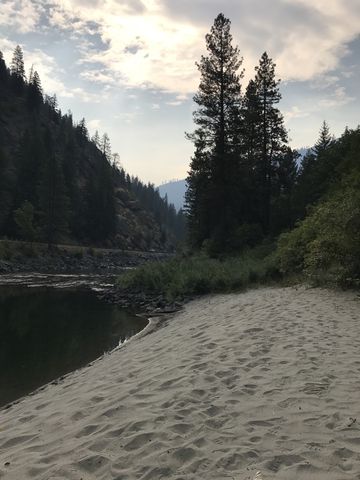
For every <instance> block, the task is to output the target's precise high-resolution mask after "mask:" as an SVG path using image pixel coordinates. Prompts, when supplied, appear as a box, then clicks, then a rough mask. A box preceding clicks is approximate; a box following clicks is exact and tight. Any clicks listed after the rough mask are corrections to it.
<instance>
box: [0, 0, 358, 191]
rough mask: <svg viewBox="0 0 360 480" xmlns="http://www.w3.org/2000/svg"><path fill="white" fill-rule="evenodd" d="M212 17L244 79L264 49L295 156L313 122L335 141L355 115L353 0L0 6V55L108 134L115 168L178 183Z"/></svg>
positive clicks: (60, 0) (43, 1)
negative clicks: (226, 21) (17, 52)
mask: <svg viewBox="0 0 360 480" xmlns="http://www.w3.org/2000/svg"><path fill="white" fill-rule="evenodd" d="M220 12H223V13H224V14H225V16H227V17H228V18H230V20H231V21H232V33H233V37H234V42H235V43H237V44H238V45H239V47H240V50H241V54H242V55H243V57H244V66H245V69H246V75H245V78H244V82H243V84H244V90H245V87H246V83H247V81H248V80H249V79H250V78H251V77H252V76H253V73H254V66H255V65H256V64H257V62H258V59H259V57H260V55H261V54H262V53H263V51H264V50H267V52H268V53H269V55H270V56H271V57H272V58H273V59H274V61H275V62H276V64H277V73H278V76H279V77H280V78H281V79H282V86H281V91H282V94H283V100H282V102H281V106H280V108H281V110H282V112H283V113H284V116H285V120H286V126H287V128H288V130H289V131H290V138H291V145H292V146H293V147H294V148H298V147H303V146H308V145H312V144H313V143H314V141H315V140H316V137H317V134H318V130H319V128H320V125H321V122H322V121H323V120H327V121H328V123H329V125H330V128H331V131H332V132H333V133H334V134H335V135H340V134H341V133H342V131H343V130H344V128H345V126H346V125H348V126H349V127H356V126H357V125H358V123H360V122H359V106H360V82H359V77H360V65H359V58H360V1H359V0H346V1H345V0H52V1H47V0H0V50H2V51H3V53H4V56H5V59H6V61H7V62H8V64H9V63H10V59H11V56H12V51H13V49H14V47H15V46H16V44H20V45H21V46H22V48H23V50H24V56H25V65H26V67H27V71H29V69H30V66H31V64H34V68H35V69H36V70H38V72H39V74H40V77H41V80H42V84H43V87H44V90H45V91H46V92H47V93H49V94H52V93H54V92H55V93H56V94H57V96H58V100H59V105H60V107H61V109H62V110H63V111H64V112H66V111H67V110H68V109H71V111H72V112H73V115H74V119H75V120H80V119H81V118H82V117H85V118H86V120H87V125H88V128H89V130H90V133H91V134H92V133H94V131H95V129H98V130H99V132H100V133H103V132H107V133H108V134H109V135H110V139H111V143H112V147H113V151H114V152H118V153H119V154H120V159H121V162H122V164H123V166H124V167H125V169H126V170H127V171H128V172H129V173H131V174H136V175H138V176H139V177H140V178H141V179H143V180H144V181H151V182H154V183H155V184H159V183H161V182H162V181H165V180H169V179H173V178H184V177H185V176H186V172H187V170H188V165H189V160H190V156H191V154H192V145H191V143H190V142H189V141H187V140H186V139H185V136H184V132H185V131H191V130H192V128H193V125H192V110H193V108H194V105H193V103H192V96H193V94H194V92H195V91H196V88H197V85H198V81H199V76H198V72H197V69H196V67H195V62H196V61H198V60H199V58H200V55H201V54H203V53H204V48H205V42H204V36H205V34H206V33H207V32H208V31H209V29H210V27H211V25H212V23H213V20H214V18H215V17H216V15H217V14H218V13H220Z"/></svg>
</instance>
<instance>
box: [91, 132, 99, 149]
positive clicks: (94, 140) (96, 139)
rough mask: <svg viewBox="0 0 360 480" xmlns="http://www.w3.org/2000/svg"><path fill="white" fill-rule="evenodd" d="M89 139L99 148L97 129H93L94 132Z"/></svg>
mask: <svg viewBox="0 0 360 480" xmlns="http://www.w3.org/2000/svg"><path fill="white" fill-rule="evenodd" d="M91 141H92V142H93V143H94V144H95V146H96V147H97V148H100V135H99V132H98V131H97V130H96V131H95V134H94V135H93V136H92V137H91Z"/></svg>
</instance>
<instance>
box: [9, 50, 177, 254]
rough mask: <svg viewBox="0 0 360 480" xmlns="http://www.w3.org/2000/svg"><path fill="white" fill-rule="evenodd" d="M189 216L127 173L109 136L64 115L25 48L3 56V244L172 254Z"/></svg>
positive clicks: (151, 187)
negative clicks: (29, 66)
mask: <svg viewBox="0 0 360 480" xmlns="http://www.w3.org/2000/svg"><path fill="white" fill-rule="evenodd" d="M183 234H184V215H183V214H182V212H179V213H177V212H176V210H175V208H174V206H173V205H171V204H169V203H168V202H167V199H166V198H165V199H163V198H161V197H160V195H159V193H158V191H157V189H156V188H155V186H154V185H153V184H150V183H148V184H144V183H143V182H141V181H140V180H139V179H138V178H137V177H131V176H130V175H129V174H128V173H126V172H125V170H124V168H123V167H122V166H121V164H120V162H119V155H118V154H116V153H112V151H111V145H110V139H109V137H108V135H107V134H106V133H104V134H103V135H102V136H100V135H99V133H98V132H95V134H94V135H93V136H92V137H91V138H90V136H89V132H88V129H87V127H86V122H85V119H82V120H80V121H79V122H78V123H76V122H74V120H73V116H72V113H71V112H68V113H66V114H63V113H62V112H61V110H60V108H59V106H58V102H57V98H56V95H53V96H49V95H46V94H44V92H43V89H42V86H41V79H40V77H39V75H38V73H37V71H36V70H34V69H33V68H32V69H31V71H30V73H29V75H28V78H27V76H26V74H25V68H24V58H23V52H22V49H21V47H19V46H17V47H16V49H15V50H14V53H13V58H12V61H11V65H10V68H8V67H7V65H6V63H5V61H4V58H3V54H2V53H1V52H0V237H1V238H5V237H7V238H9V239H23V240H26V241H29V242H34V241H41V242H45V243H48V245H49V246H51V245H54V244H56V243H58V242H62V243H79V244H85V245H97V246H111V247H116V248H128V249H129V248H133V249H142V250H147V249H157V250H162V249H167V248H173V247H174V245H175V244H176V243H177V242H178V241H179V239H181V238H182V237H183Z"/></svg>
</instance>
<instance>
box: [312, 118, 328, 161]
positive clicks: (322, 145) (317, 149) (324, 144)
mask: <svg viewBox="0 0 360 480" xmlns="http://www.w3.org/2000/svg"><path fill="white" fill-rule="evenodd" d="M332 142H333V137H332V135H331V134H330V129H329V125H328V124H327V123H326V121H325V120H324V121H323V124H322V126H321V129H320V133H319V138H318V140H317V142H316V143H315V145H314V148H313V152H314V153H315V155H316V156H319V155H321V154H322V153H324V152H325V150H326V149H328V148H329V147H330V146H331V143H332Z"/></svg>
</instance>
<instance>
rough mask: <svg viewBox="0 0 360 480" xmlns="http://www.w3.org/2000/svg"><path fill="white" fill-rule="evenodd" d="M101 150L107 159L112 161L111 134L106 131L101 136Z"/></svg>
mask: <svg viewBox="0 0 360 480" xmlns="http://www.w3.org/2000/svg"><path fill="white" fill-rule="evenodd" d="M100 151H101V153H102V154H103V155H104V157H105V158H106V160H107V161H108V162H109V163H110V161H111V145H110V138H109V135H108V134H107V133H106V132H105V133H104V135H103V136H102V137H101V141H100Z"/></svg>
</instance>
